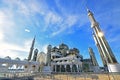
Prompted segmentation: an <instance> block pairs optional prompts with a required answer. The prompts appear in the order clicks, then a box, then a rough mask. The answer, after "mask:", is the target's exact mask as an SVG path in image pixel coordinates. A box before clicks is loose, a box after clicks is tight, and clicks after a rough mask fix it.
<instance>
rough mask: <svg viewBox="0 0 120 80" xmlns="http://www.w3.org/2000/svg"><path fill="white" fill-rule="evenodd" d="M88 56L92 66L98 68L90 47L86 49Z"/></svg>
mask: <svg viewBox="0 0 120 80" xmlns="http://www.w3.org/2000/svg"><path fill="white" fill-rule="evenodd" d="M88 51H89V54H90V58H91V61H92V64H93V66H98V63H97V60H96V58H95V54H94V52H93V49H92V48H91V47H89V48H88Z"/></svg>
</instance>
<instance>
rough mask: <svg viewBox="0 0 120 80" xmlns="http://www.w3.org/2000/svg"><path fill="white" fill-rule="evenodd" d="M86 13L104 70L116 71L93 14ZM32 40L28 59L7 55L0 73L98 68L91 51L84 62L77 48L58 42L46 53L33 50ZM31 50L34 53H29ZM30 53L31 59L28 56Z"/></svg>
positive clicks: (113, 59) (107, 45)
mask: <svg viewBox="0 0 120 80" xmlns="http://www.w3.org/2000/svg"><path fill="white" fill-rule="evenodd" d="M87 11H88V17H89V19H90V22H91V28H92V29H93V38H94V41H95V43H96V46H97V48H98V51H99V53H100V56H101V59H102V61H103V65H104V70H106V68H107V70H108V71H109V72H120V68H119V67H120V64H119V63H118V62H117V60H116V58H115V56H114V54H113V52H112V50H111V48H110V46H109V44H108V42H107V40H106V39H105V36H104V34H103V33H102V30H101V29H100V27H99V24H98V22H97V21H96V20H95V18H94V16H93V13H92V12H91V11H90V10H87ZM34 43H35V37H34V39H33V41H32V45H31V48H30V52H29V56H28V59H26V60H20V59H19V58H16V59H14V60H12V59H11V58H10V57H9V56H7V57H5V58H0V72H13V71H14V72H48V71H50V72H52V73H58V72H76V73H77V72H100V71H101V69H100V67H99V65H98V62H97V60H96V57H95V54H94V51H93V49H92V48H91V47H89V48H88V52H89V54H90V58H88V59H84V58H83V56H82V55H81V54H80V51H79V50H78V49H77V48H69V46H68V45H66V44H64V43H61V44H60V45H59V46H58V47H56V46H52V45H48V47H47V53H45V52H40V53H39V54H38V49H34ZM33 51H34V54H33ZM32 54H33V57H32Z"/></svg>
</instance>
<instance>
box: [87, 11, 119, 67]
mask: <svg viewBox="0 0 120 80" xmlns="http://www.w3.org/2000/svg"><path fill="white" fill-rule="evenodd" d="M87 11H88V17H89V19H90V22H91V28H92V29H93V38H94V40H95V43H96V45H97V48H98V50H99V53H100V56H101V58H102V61H103V65H104V66H105V67H106V66H107V64H108V63H110V64H115V63H118V62H117V60H116V58H115V56H114V54H113V52H112V50H111V48H110V46H109V44H108V42H107V40H106V39H105V36H104V34H103V32H102V31H101V29H100V27H99V24H98V22H96V20H95V18H94V16H93V13H92V12H91V11H90V10H89V9H87Z"/></svg>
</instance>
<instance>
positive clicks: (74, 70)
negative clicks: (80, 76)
mask: <svg viewBox="0 0 120 80" xmlns="http://www.w3.org/2000/svg"><path fill="white" fill-rule="evenodd" d="M72 72H77V66H76V65H75V64H73V66H72Z"/></svg>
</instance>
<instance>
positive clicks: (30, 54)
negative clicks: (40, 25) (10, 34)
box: [28, 37, 35, 61]
mask: <svg viewBox="0 0 120 80" xmlns="http://www.w3.org/2000/svg"><path fill="white" fill-rule="evenodd" d="M34 44H35V37H34V39H33V41H32V45H31V48H30V52H29V56H28V61H30V60H31V57H32V53H33V49H34Z"/></svg>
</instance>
